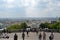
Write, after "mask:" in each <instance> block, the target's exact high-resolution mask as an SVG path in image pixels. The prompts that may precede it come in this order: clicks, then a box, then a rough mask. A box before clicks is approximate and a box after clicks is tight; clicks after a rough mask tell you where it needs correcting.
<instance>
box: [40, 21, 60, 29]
mask: <svg viewBox="0 0 60 40" xmlns="http://www.w3.org/2000/svg"><path fill="white" fill-rule="evenodd" d="M39 26H40V28H42V29H44V28H49V29H60V22H57V23H53V24H50V23H41V24H40V25H39Z"/></svg>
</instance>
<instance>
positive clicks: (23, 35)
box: [22, 32, 25, 40]
mask: <svg viewBox="0 0 60 40" xmlns="http://www.w3.org/2000/svg"><path fill="white" fill-rule="evenodd" d="M22 39H23V40H24V39H25V34H24V32H23V33H22Z"/></svg>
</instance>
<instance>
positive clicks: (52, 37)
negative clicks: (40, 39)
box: [49, 32, 54, 40]
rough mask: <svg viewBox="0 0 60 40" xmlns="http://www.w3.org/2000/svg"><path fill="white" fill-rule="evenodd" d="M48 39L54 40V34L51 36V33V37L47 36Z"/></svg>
mask: <svg viewBox="0 0 60 40" xmlns="http://www.w3.org/2000/svg"><path fill="white" fill-rule="evenodd" d="M49 39H50V40H53V39H54V34H53V32H52V33H51V35H50V36H49Z"/></svg>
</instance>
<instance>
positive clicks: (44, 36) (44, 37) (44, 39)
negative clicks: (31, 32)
mask: <svg viewBox="0 0 60 40" xmlns="http://www.w3.org/2000/svg"><path fill="white" fill-rule="evenodd" d="M43 40H46V33H45V32H43Z"/></svg>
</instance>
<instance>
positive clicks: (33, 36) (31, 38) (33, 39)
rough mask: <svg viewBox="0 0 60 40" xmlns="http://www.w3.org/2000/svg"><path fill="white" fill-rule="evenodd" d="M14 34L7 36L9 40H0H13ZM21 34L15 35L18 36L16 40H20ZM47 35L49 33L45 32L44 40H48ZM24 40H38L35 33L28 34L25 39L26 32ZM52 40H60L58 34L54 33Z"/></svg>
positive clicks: (1, 39)
mask: <svg viewBox="0 0 60 40" xmlns="http://www.w3.org/2000/svg"><path fill="white" fill-rule="evenodd" d="M14 34H15V33H10V34H8V35H9V37H10V38H9V39H4V38H0V40H14V39H13V38H14ZM21 34H22V33H17V35H18V40H22V37H21V36H22V35H21ZM49 35H50V33H48V32H46V40H49ZM25 40H39V39H38V35H37V34H36V33H35V32H30V33H29V37H27V35H26V32H25ZM54 40H60V33H54Z"/></svg>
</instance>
